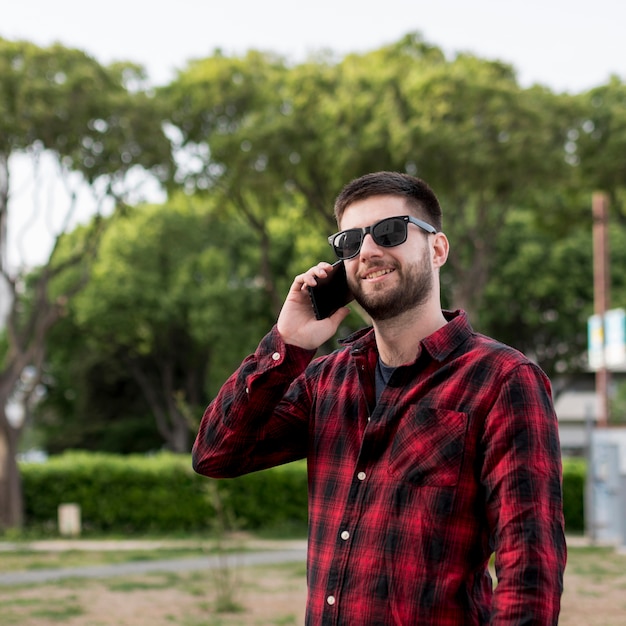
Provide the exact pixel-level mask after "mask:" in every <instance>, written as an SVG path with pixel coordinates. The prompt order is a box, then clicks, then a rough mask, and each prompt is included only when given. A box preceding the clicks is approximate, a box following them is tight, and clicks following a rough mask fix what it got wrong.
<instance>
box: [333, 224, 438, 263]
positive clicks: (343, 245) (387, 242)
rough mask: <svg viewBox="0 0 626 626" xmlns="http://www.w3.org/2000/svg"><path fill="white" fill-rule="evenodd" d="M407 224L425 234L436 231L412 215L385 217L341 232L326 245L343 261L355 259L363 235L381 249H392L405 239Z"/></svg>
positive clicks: (361, 243)
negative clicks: (369, 237)
mask: <svg viewBox="0 0 626 626" xmlns="http://www.w3.org/2000/svg"><path fill="white" fill-rule="evenodd" d="M409 222H410V223H411V224H415V225H416V226H419V227H420V228H421V229H422V230H425V231H426V232H427V233H430V234H434V233H436V232H437V229H436V228H435V227H434V226H431V225H430V224H428V223H426V222H423V221H422V220H418V219H417V218H416V217H413V216H412V215H401V216H398V217H387V218H385V219H384V220H380V222H376V223H375V224H372V225H371V226H365V227H364V228H349V229H348V230H342V231H340V232H338V233H335V234H334V235H331V236H330V237H329V238H328V243H329V244H330V245H331V246H332V247H333V250H334V251H335V254H336V255H337V258H339V259H341V260H343V261H345V260H346V259H351V258H353V257H355V256H356V255H357V254H358V253H359V251H360V250H361V246H362V245H363V240H364V239H365V235H367V234H368V233H369V234H370V235H371V236H372V239H373V240H374V243H376V244H377V245H379V246H382V247H383V248H393V247H394V246H399V245H400V244H401V243H404V242H405V241H406V238H407V230H408V227H409V226H408V225H409Z"/></svg>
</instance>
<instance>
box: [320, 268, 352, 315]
mask: <svg viewBox="0 0 626 626" xmlns="http://www.w3.org/2000/svg"><path fill="white" fill-rule="evenodd" d="M316 280H317V285H315V287H309V295H310V296H311V303H312V305H313V310H314V311H315V317H316V318H317V319H318V320H323V319H324V318H326V317H330V316H331V315H332V314H333V313H334V312H335V311H336V310H337V309H339V308H341V307H342V306H345V305H346V304H348V302H350V301H352V300H353V299H354V296H353V295H352V292H351V291H350V287H348V281H347V279H346V268H345V265H344V264H343V261H336V262H335V263H333V269H332V272H330V273H329V275H328V276H326V277H325V278H317V279H316Z"/></svg>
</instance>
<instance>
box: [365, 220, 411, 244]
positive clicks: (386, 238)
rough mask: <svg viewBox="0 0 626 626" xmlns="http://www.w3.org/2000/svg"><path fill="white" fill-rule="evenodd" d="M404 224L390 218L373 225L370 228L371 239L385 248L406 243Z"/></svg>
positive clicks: (402, 221)
mask: <svg viewBox="0 0 626 626" xmlns="http://www.w3.org/2000/svg"><path fill="white" fill-rule="evenodd" d="M406 226H407V224H406V222H405V221H404V220H402V219H398V218H395V217H390V218H389V219H386V220H382V221H381V222H378V224H375V225H374V226H373V228H372V238H373V239H374V241H375V242H376V243H377V244H378V245H379V246H383V247H385V248H392V247H393V246H399V245H400V244H401V243H404V242H405V241H406V232H407V231H406Z"/></svg>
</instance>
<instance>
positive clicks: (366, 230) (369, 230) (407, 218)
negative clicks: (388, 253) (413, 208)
mask: <svg viewBox="0 0 626 626" xmlns="http://www.w3.org/2000/svg"><path fill="white" fill-rule="evenodd" d="M389 220H401V221H402V222H403V223H404V237H403V238H402V241H398V242H397V243H393V244H391V245H389V244H385V243H382V242H381V241H378V240H377V238H376V236H375V235H374V229H375V228H376V227H377V226H378V225H379V224H382V223H383V222H387V221H389ZM409 223H411V224H415V226H419V228H421V229H422V230H424V231H426V232H427V233H428V234H430V235H434V234H435V233H436V232H437V229H436V228H435V227H434V226H431V225H430V224H429V223H428V222H424V221H422V220H420V219H418V218H417V217H413V216H412V215H394V216H393V217H386V218H384V219H382V220H379V221H378V222H376V223H374V224H372V225H370V226H364V227H363V228H348V229H346V230H340V231H339V232H338V233H335V234H334V235H331V236H330V237H329V238H328V243H329V244H330V245H331V246H332V248H333V250H334V251H335V254H336V255H337V258H338V259H341V260H342V261H347V260H348V259H353V258H354V257H355V256H357V254H359V252H360V251H361V246H363V241H364V240H365V235H367V234H369V235H371V237H372V239H373V240H374V243H375V244H376V245H378V246H382V247H383V248H395V247H396V246H400V245H402V244H403V243H404V242H405V241H406V239H407V237H408V225H409ZM351 232H358V233H359V234H360V235H361V241H360V242H359V246H358V248H357V249H356V252H354V254H348V255H344V254H340V253H339V252H338V247H337V246H336V245H335V241H336V239H337V237H339V236H340V235H345V234H346V233H351Z"/></svg>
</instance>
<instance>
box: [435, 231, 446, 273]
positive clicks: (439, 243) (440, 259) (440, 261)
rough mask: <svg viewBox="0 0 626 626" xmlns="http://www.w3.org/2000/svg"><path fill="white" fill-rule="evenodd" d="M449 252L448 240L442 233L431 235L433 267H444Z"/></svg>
mask: <svg viewBox="0 0 626 626" xmlns="http://www.w3.org/2000/svg"><path fill="white" fill-rule="evenodd" d="M449 250H450V243H449V242H448V238H447V237H446V236H445V235H444V234H443V233H441V232H440V233H435V234H434V235H433V244H432V255H433V256H432V259H433V267H437V268H438V267H441V266H442V265H445V262H446V261H447V260H448V252H449Z"/></svg>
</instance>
